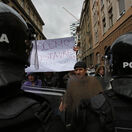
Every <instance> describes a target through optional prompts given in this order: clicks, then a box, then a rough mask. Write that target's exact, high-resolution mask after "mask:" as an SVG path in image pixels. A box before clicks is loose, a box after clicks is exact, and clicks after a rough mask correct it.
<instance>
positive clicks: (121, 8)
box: [118, 0, 125, 16]
mask: <svg viewBox="0 0 132 132" xmlns="http://www.w3.org/2000/svg"><path fill="white" fill-rule="evenodd" d="M118 1H119V13H120V16H122V15H123V14H124V13H125V2H124V0H118Z"/></svg>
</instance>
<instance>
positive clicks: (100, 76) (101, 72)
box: [95, 65, 107, 90]
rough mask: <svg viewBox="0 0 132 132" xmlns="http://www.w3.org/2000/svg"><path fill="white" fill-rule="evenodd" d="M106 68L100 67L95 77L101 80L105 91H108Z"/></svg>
mask: <svg viewBox="0 0 132 132" xmlns="http://www.w3.org/2000/svg"><path fill="white" fill-rule="evenodd" d="M104 74H105V67H104V65H98V66H97V68H96V71H95V77H96V78H97V79H98V80H99V82H100V84H101V86H102V88H103V90H105V89H106V86H107V84H106V83H107V82H105V80H104Z"/></svg>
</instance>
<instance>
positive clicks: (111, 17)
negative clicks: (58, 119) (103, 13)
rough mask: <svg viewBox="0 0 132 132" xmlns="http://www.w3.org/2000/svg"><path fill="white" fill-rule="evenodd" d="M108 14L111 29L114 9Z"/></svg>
mask: <svg viewBox="0 0 132 132" xmlns="http://www.w3.org/2000/svg"><path fill="white" fill-rule="evenodd" d="M108 14H109V27H112V26H113V11H112V8H110V10H109V12H108Z"/></svg>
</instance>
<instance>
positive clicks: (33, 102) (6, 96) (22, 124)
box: [0, 2, 65, 132]
mask: <svg viewBox="0 0 132 132" xmlns="http://www.w3.org/2000/svg"><path fill="white" fill-rule="evenodd" d="M30 28H31V27H30ZM30 31H31V30H29V28H28V26H27V24H26V22H25V21H24V20H23V18H22V17H21V16H20V15H19V14H18V13H17V12H16V11H15V10H14V9H12V8H11V7H9V6H8V5H6V4H4V3H2V2H0V132H63V131H65V127H64V125H63V123H62V121H61V120H60V118H59V117H57V116H55V115H54V114H53V112H52V110H51V109H50V106H49V103H48V101H46V100H45V99H44V98H40V97H38V96H37V95H33V94H29V93H25V92H24V91H22V90H21V89H20V88H21V81H22V79H23V77H24V68H25V65H26V66H27V65H28V64H29V63H28V57H29V52H30V50H31V45H30V43H29V41H28V43H26V41H25V40H29V39H30V38H32V36H31V35H32V33H31V32H30Z"/></svg>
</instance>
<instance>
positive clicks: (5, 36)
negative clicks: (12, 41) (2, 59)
mask: <svg viewBox="0 0 132 132" xmlns="http://www.w3.org/2000/svg"><path fill="white" fill-rule="evenodd" d="M0 42H6V43H9V40H8V37H7V35H6V34H4V33H2V34H1V36H0Z"/></svg>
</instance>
